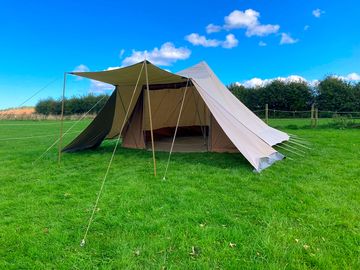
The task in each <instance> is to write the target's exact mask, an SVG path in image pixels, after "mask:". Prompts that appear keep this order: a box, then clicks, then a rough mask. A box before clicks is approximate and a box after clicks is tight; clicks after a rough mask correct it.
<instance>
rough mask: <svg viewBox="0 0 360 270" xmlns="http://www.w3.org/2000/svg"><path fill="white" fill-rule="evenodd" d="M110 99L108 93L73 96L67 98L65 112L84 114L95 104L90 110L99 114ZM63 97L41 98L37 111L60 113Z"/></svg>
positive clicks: (46, 113)
mask: <svg viewBox="0 0 360 270" xmlns="http://www.w3.org/2000/svg"><path fill="white" fill-rule="evenodd" d="M107 99H108V96H107V95H97V96H95V95H92V94H90V95H86V96H81V97H72V98H66V99H65V104H64V105H65V106H64V114H65V115H73V114H83V113H86V112H88V111H89V110H90V109H91V108H92V107H93V106H94V105H95V104H96V106H95V107H94V108H92V110H91V111H90V113H91V114H97V113H98V112H99V111H100V110H101V108H102V107H103V106H104V105H105V103H106V101H107ZM61 104H62V101H61V99H57V100H56V99H54V98H46V99H42V100H40V101H39V102H38V103H37V104H36V106H35V112H36V113H38V114H44V115H60V114H61Z"/></svg>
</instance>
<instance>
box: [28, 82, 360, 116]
mask: <svg viewBox="0 0 360 270" xmlns="http://www.w3.org/2000/svg"><path fill="white" fill-rule="evenodd" d="M228 88H229V89H230V91H231V92H232V93H233V94H234V95H235V96H236V97H237V98H238V99H240V100H241V101H242V102H243V103H244V104H245V105H246V106H247V107H248V108H249V109H251V110H253V111H256V110H263V109H264V108H265V104H268V106H269V109H276V110H283V111H308V110H309V109H310V107H311V105H312V104H315V106H316V107H317V108H318V109H319V110H322V111H334V112H355V111H356V112H360V82H359V83H357V84H354V83H350V82H347V81H345V80H342V79H340V78H336V77H331V76H328V77H326V78H325V79H323V80H322V81H320V82H319V83H318V84H317V85H315V86H313V85H310V84H308V83H306V82H284V81H281V80H274V81H272V82H270V83H268V84H266V85H264V86H260V87H255V88H246V87H244V86H243V85H238V84H230V85H229V86H228ZM107 99H108V96H107V95H98V96H95V95H91V94H90V95H86V96H82V97H72V98H69V99H66V100H65V109H64V113H65V115H71V114H83V113H85V112H87V111H89V110H90V109H91V108H92V106H94V105H95V104H96V103H97V102H99V103H98V104H97V105H96V106H95V108H93V109H92V110H91V113H94V114H96V113H98V112H99V111H100V110H101V108H102V107H103V106H104V104H105V103H106V101H107ZM35 111H36V112H37V113H39V114H44V115H50V114H52V115H59V114H61V100H55V99H53V98H47V99H43V100H40V101H39V102H38V103H37V104H36V107H35Z"/></svg>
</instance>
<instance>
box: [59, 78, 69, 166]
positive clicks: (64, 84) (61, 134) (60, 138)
mask: <svg viewBox="0 0 360 270" xmlns="http://www.w3.org/2000/svg"><path fill="white" fill-rule="evenodd" d="M66 74H67V73H66V72H64V83H63V91H62V101H61V118H60V121H61V123H60V137H59V153H58V164H59V165H60V162H61V148H62V138H63V129H64V107H65V88H66Z"/></svg>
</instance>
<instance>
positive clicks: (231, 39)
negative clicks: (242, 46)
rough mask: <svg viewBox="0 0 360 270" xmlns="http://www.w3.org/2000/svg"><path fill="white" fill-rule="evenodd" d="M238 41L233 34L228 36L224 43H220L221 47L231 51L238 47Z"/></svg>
mask: <svg viewBox="0 0 360 270" xmlns="http://www.w3.org/2000/svg"><path fill="white" fill-rule="evenodd" d="M238 43H239V41H238V40H237V39H236V37H235V36H234V35H233V34H228V35H227V36H226V39H225V41H223V42H222V45H221V46H222V47H223V48H225V49H231V48H234V47H236V46H237V45H238Z"/></svg>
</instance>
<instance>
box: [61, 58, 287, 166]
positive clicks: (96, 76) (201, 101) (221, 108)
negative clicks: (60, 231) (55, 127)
mask: <svg viewBox="0 0 360 270" xmlns="http://www.w3.org/2000/svg"><path fill="white" fill-rule="evenodd" d="M144 65H146V69H147V75H148V81H149V90H150V91H149V93H148V95H145V94H144V90H145V88H146V76H145V72H143V67H144ZM72 74H74V75H77V76H82V77H86V78H90V79H93V80H98V81H101V82H105V83H109V84H112V85H114V86H115V90H114V92H113V93H112V95H111V96H110V98H109V100H108V101H107V103H106V104H105V106H104V108H103V109H102V110H101V111H100V113H99V114H98V116H97V117H96V118H95V119H94V120H93V122H92V123H91V124H90V125H89V126H88V127H87V128H86V129H85V130H84V131H83V132H82V133H81V134H80V135H79V136H78V137H77V138H75V139H74V141H72V142H71V143H70V144H69V145H68V146H66V147H65V148H64V151H68V152H70V151H78V150H83V149H89V148H95V147H97V146H99V145H100V144H101V142H102V141H103V140H104V139H106V138H113V137H115V136H117V135H119V132H121V133H122V134H121V136H122V137H123V144H124V146H129V147H133V148H145V147H146V132H147V131H149V129H150V126H149V121H150V118H151V119H152V122H153V123H154V126H153V129H155V130H158V131H161V132H162V133H164V129H167V128H172V127H174V126H175V123H176V121H175V120H176V118H177V115H178V114H179V113H180V111H179V106H178V105H179V101H181V100H182V97H183V96H185V95H183V94H184V91H186V90H187V91H188V92H187V93H186V98H185V105H184V110H183V114H182V115H181V121H180V123H179V127H184V128H185V127H187V128H188V130H190V128H194V127H201V128H202V132H203V135H204V136H205V137H206V138H207V143H208V150H209V151H228V152H231V150H236V151H239V152H241V153H242V155H243V156H244V157H245V158H246V159H247V160H248V161H249V162H250V164H251V165H252V166H253V167H254V168H255V170H257V171H261V170H262V169H264V168H266V167H268V166H270V165H271V164H272V163H273V162H275V161H277V160H280V159H282V158H283V155H282V154H280V153H279V152H277V151H276V150H275V149H274V148H273V147H272V146H274V145H276V144H278V143H281V142H283V141H287V140H289V136H288V134H286V133H284V132H281V131H279V130H277V129H274V128H271V127H269V126H268V125H267V124H265V123H264V122H263V121H262V120H261V119H260V118H258V117H257V116H256V115H255V114H254V113H253V112H251V111H250V110H249V109H248V108H247V107H246V106H245V105H244V104H243V103H241V102H240V101H239V100H238V99H237V98H236V97H235V96H234V95H233V94H232V93H231V92H230V91H229V90H228V89H227V88H226V86H225V85H224V84H222V83H221V81H220V80H219V79H218V78H217V76H216V75H215V74H214V72H213V71H212V70H211V69H210V67H209V66H208V65H207V64H206V63H205V62H200V63H199V64H197V65H195V66H193V67H190V68H188V69H185V70H183V71H180V72H178V73H176V74H174V73H170V72H168V71H165V70H163V69H161V68H158V67H156V66H155V65H153V64H151V63H150V62H148V61H145V62H140V63H137V64H135V65H132V66H128V67H124V68H119V69H114V70H109V71H101V72H73V73H72ZM137 81H138V85H137V87H135V86H136V82H137ZM132 96H133V97H134V98H133V99H132V102H130V101H131V97H132ZM147 99H150V101H151V103H150V102H148V100H147ZM148 104H151V105H150V108H151V110H149V105H148ZM127 109H129V111H130V114H128V116H127V117H126V119H125V115H126V110H127ZM150 111H151V112H152V113H151V114H150V113H149V112H150ZM121 126H125V128H124V130H121V131H120V129H121ZM192 130H194V129H192ZM203 130H206V131H205V132H204V131H203ZM226 145H227V146H226Z"/></svg>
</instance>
